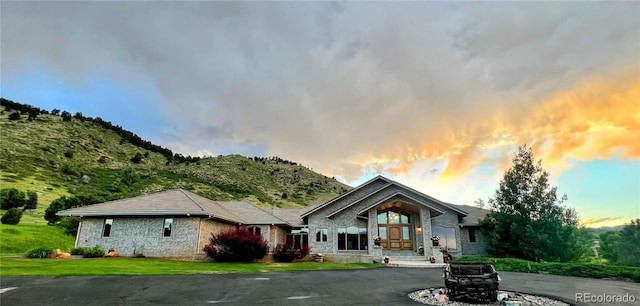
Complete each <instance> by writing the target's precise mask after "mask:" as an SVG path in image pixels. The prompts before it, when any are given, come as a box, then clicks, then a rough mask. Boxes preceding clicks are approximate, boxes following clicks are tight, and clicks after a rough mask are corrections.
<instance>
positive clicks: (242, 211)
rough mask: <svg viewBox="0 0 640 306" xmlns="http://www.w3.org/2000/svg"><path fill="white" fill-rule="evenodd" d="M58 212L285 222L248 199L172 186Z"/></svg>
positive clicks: (63, 213)
mask: <svg viewBox="0 0 640 306" xmlns="http://www.w3.org/2000/svg"><path fill="white" fill-rule="evenodd" d="M57 215H59V216H84V217H91V216H95V217H97V216H174V215H191V216H207V217H209V218H216V219H220V220H225V221H228V222H232V223H244V224H284V223H286V222H284V221H282V220H280V219H278V218H277V217H275V216H273V215H271V214H269V213H267V212H266V211H264V210H263V209H261V208H260V207H258V206H255V205H253V204H251V203H249V202H244V201H238V202H219V201H212V200H209V199H207V198H205V197H201V196H199V195H197V194H195V193H192V192H189V191H186V190H183V189H173V190H168V191H163V192H158V193H153V194H148V195H142V196H139V197H134V198H129V199H123V200H117V201H111V202H105V203H100V204H94V205H88V206H83V207H78V208H72V209H67V210H63V211H60V212H58V213H57Z"/></svg>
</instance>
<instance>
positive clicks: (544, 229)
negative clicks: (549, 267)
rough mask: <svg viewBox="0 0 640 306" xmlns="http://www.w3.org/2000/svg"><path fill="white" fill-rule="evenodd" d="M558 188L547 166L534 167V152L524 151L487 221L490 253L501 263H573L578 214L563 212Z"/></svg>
mask: <svg viewBox="0 0 640 306" xmlns="http://www.w3.org/2000/svg"><path fill="white" fill-rule="evenodd" d="M565 200H566V196H564V197H563V198H562V199H561V200H558V198H557V195H556V187H551V186H550V185H549V173H548V172H547V171H545V170H544V169H543V168H542V161H538V162H537V163H536V162H534V156H533V153H532V151H531V148H528V147H527V146H526V145H524V146H522V147H520V148H519V149H518V152H517V153H516V154H515V156H514V158H513V165H512V167H511V168H510V169H509V170H507V171H506V172H505V174H504V177H503V179H502V181H501V182H500V185H499V187H498V189H497V190H496V193H495V196H494V198H493V199H489V206H490V207H491V213H489V214H488V215H487V216H486V217H485V219H484V220H482V225H483V228H484V229H485V231H486V234H487V237H488V238H489V239H488V241H487V244H488V248H487V251H488V252H489V253H490V254H491V255H493V256H496V257H515V258H522V259H526V260H533V261H541V260H546V261H568V260H572V259H574V258H573V257H574V256H576V255H575V254H573V253H572V250H571V247H573V246H574V240H572V239H573V237H575V236H574V235H575V233H576V232H577V231H578V228H577V224H578V217H577V215H576V213H575V211H574V210H572V209H567V208H564V207H562V206H561V204H562V202H563V201H565Z"/></svg>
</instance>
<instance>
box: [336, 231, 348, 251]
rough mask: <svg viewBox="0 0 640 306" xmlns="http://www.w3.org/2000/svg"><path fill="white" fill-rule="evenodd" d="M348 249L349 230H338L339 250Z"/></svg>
mask: <svg viewBox="0 0 640 306" xmlns="http://www.w3.org/2000/svg"><path fill="white" fill-rule="evenodd" d="M346 249H347V229H346V228H344V227H341V228H338V250H346Z"/></svg>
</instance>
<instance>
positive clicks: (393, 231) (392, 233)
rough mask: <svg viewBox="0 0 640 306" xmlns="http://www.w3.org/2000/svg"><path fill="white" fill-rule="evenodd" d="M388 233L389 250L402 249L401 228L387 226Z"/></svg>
mask: <svg viewBox="0 0 640 306" xmlns="http://www.w3.org/2000/svg"><path fill="white" fill-rule="evenodd" d="M387 229H388V231H389V248H390V249H396V250H401V249H402V228H400V227H399V226H387Z"/></svg>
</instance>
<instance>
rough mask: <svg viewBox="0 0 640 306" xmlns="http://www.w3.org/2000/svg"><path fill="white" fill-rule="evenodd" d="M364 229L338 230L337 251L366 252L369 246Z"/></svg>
mask: <svg viewBox="0 0 640 306" xmlns="http://www.w3.org/2000/svg"><path fill="white" fill-rule="evenodd" d="M368 239H369V238H368V235H367V229H366V228H365V227H357V226H350V227H340V228H338V250H366V249H367V248H368V245H369V241H368Z"/></svg>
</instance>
